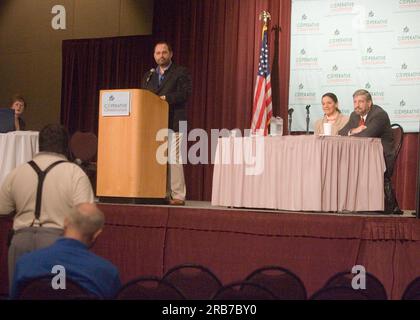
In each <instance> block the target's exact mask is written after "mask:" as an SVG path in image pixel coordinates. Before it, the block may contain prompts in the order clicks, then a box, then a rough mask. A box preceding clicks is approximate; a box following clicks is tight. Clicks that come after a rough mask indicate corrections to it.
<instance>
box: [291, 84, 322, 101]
mask: <svg viewBox="0 0 420 320" xmlns="http://www.w3.org/2000/svg"><path fill="white" fill-rule="evenodd" d="M295 99H296V101H297V102H298V103H299V102H301V103H314V102H317V98H316V92H315V91H311V90H308V89H306V88H305V86H304V85H303V83H300V84H299V86H298V89H297V91H296V92H295ZM295 103H296V102H295Z"/></svg>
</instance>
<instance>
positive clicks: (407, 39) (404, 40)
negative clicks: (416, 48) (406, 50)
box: [397, 26, 420, 47]
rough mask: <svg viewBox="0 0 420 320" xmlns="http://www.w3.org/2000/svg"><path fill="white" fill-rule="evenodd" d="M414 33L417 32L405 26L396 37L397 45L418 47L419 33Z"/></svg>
mask: <svg viewBox="0 0 420 320" xmlns="http://www.w3.org/2000/svg"><path fill="white" fill-rule="evenodd" d="M415 31H417V30H416V28H412V27H409V26H405V27H404V28H403V29H402V30H401V32H400V33H399V35H398V36H397V41H398V44H399V45H400V46H401V47H406V46H412V45H419V44H420V33H418V32H415Z"/></svg>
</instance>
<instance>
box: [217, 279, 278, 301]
mask: <svg viewBox="0 0 420 320" xmlns="http://www.w3.org/2000/svg"><path fill="white" fill-rule="evenodd" d="M213 300H276V297H275V295H274V294H273V293H272V292H271V291H270V290H268V289H267V288H264V287H263V286H260V285H259V284H256V283H252V282H246V281H242V282H233V283H231V284H228V285H226V286H223V287H221V288H220V289H219V290H218V291H217V292H216V294H215V295H214V297H213Z"/></svg>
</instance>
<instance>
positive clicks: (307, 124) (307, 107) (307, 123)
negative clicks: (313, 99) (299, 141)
mask: <svg viewBox="0 0 420 320" xmlns="http://www.w3.org/2000/svg"><path fill="white" fill-rule="evenodd" d="M310 107H311V105H310V104H308V105H306V134H309V122H310V117H309V108H310Z"/></svg>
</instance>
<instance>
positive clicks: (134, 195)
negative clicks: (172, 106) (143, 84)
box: [96, 89, 169, 203]
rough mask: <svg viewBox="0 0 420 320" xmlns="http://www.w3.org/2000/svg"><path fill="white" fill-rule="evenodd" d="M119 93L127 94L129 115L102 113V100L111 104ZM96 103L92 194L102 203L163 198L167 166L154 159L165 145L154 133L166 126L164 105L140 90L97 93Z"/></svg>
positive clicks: (166, 109) (153, 95) (166, 116)
mask: <svg viewBox="0 0 420 320" xmlns="http://www.w3.org/2000/svg"><path fill="white" fill-rule="evenodd" d="M119 94H123V95H126V96H127V95H128V94H129V100H130V105H131V107H130V109H131V110H130V112H129V114H128V115H123V116H115V115H112V116H109V115H108V114H105V111H104V110H107V109H103V102H104V101H103V99H104V97H108V98H109V100H111V101H112V100H113V99H114V96H116V95H119ZM99 100H100V101H99V128H98V163H97V187H96V195H97V196H98V197H99V198H100V200H101V201H105V202H107V201H117V202H140V203H141V202H148V201H150V200H153V199H163V198H165V197H166V171H167V166H166V164H159V162H158V161H157V158H156V154H157V151H158V148H159V146H160V145H162V144H163V143H165V142H164V141H157V140H156V134H157V132H158V131H159V130H161V129H167V127H168V111H169V107H168V103H167V102H165V101H163V100H161V99H160V98H159V97H158V96H157V95H155V94H153V93H152V92H150V91H147V90H141V89H122V90H101V91H100V99H99ZM105 103H106V102H105ZM117 106H118V105H117ZM144 200H146V201H144Z"/></svg>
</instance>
